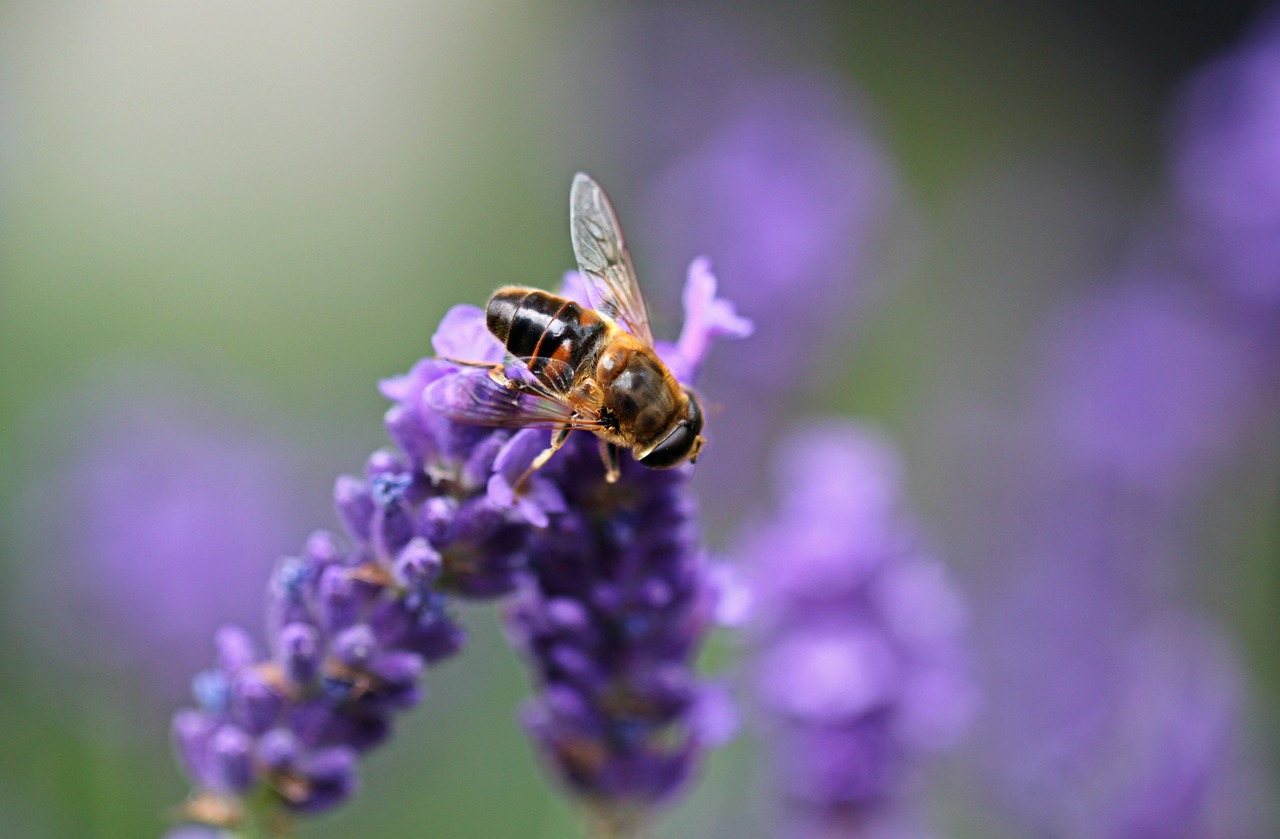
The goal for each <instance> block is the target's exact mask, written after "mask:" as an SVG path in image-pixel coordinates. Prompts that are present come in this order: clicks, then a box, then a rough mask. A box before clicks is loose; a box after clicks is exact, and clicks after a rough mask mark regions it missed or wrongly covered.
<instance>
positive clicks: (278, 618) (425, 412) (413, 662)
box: [173, 307, 562, 832]
mask: <svg viewBox="0 0 1280 839" xmlns="http://www.w3.org/2000/svg"><path fill="white" fill-rule="evenodd" d="M477 317H479V318H481V319H482V318H483V315H482V314H481V313H480V312H479V310H477V309H475V308H474V307H458V308H457V309H455V310H453V311H451V312H450V313H449V314H448V315H447V316H446V318H445V319H444V322H443V323H442V324H441V327H440V330H439V331H438V332H437V333H436V335H435V337H434V339H433V343H434V346H435V347H436V349H437V351H438V352H440V353H441V354H442V355H447V356H449V357H454V358H465V359H471V360H486V359H490V358H491V357H493V358H497V357H500V355H501V347H500V345H498V344H497V341H496V339H494V338H493V337H492V336H490V335H489V334H488V333H487V331H481V330H477V329H476V328H475V326H476V319H477ZM481 322H482V321H481ZM495 348H496V349H495ZM459 369H460V368H459V367H458V365H456V364H453V363H451V362H448V361H444V360H440V359H425V360H423V361H420V362H419V363H418V364H417V365H415V366H414V368H413V370H411V371H410V372H409V373H408V374H406V375H404V376H401V377H398V378H394V379H389V380H387V381H385V382H383V383H382V391H383V393H384V394H386V395H387V396H388V397H389V398H390V399H392V400H393V401H394V403H395V404H393V406H392V407H391V409H390V410H388V412H387V416H386V423H387V430H388V433H389V434H390V436H391V438H392V439H393V440H394V441H395V442H396V444H397V445H398V447H399V450H398V451H379V452H376V453H374V454H373V455H372V456H371V457H370V458H369V460H368V462H367V463H366V466H365V474H364V476H363V477H359V478H357V477H352V476H345V477H342V478H339V479H338V481H337V483H336V486H335V489H334V499H335V502H336V506H337V512H338V516H339V519H340V520H341V521H342V523H343V526H344V528H345V529H346V531H347V534H346V535H347V541H346V542H345V543H344V542H341V541H340V540H339V539H338V538H336V537H335V536H333V535H331V534H329V533H326V532H318V533H316V534H314V535H313V536H312V537H311V538H310V539H309V540H308V541H307V544H306V547H305V549H304V550H303V552H302V553H301V554H299V555H297V556H292V557H287V558H285V559H283V560H281V561H280V562H279V563H278V564H277V566H276V570H275V573H274V574H273V576H272V578H271V582H270V585H269V588H268V598H267V633H268V644H267V648H266V649H258V648H257V647H256V646H255V645H254V643H253V642H252V640H251V638H250V636H249V635H248V634H247V633H245V632H244V631H243V630H240V629H236V628H227V629H224V630H223V631H222V632H221V633H220V634H219V636H218V651H219V657H218V662H217V666H216V667H215V668H213V669H211V670H208V671H206V672H204V673H202V674H201V675H200V676H198V677H197V678H196V680H195V683H194V693H195V697H196V701H197V704H198V707H197V708H196V709H189V710H185V711H182V712H180V713H179V714H178V715H177V716H176V717H175V719H174V725H173V729H174V736H175V740H176V742H177V747H178V752H179V754H180V755H181V757H182V760H183V763H184V764H185V766H186V768H187V771H188V772H189V773H190V775H191V777H192V780H193V781H194V782H195V786H196V790H197V792H196V794H195V795H194V796H193V797H192V799H191V801H190V802H189V804H188V807H187V814H188V816H190V818H191V819H192V820H193V821H194V822H204V823H206V824H210V825H212V826H230V827H238V826H241V825H244V824H249V823H253V824H256V825H257V826H258V827H259V828H260V829H265V830H268V831H269V832H271V831H276V830H278V829H283V828H282V825H283V824H284V823H285V822H286V821H287V818H286V817H287V815H289V814H293V813H311V812H316V811H320V810H326V809H329V808H331V807H333V806H335V805H336V804H339V803H341V802H342V801H344V800H345V799H346V798H348V797H349V796H350V795H351V793H352V792H353V790H354V788H355V785H356V776H355V770H356V762H357V758H358V757H359V755H360V754H361V753H363V752H364V751H366V750H368V749H369V748H371V747H373V746H375V745H377V744H378V743H380V742H381V741H382V740H383V739H385V737H386V736H387V734H388V733H389V731H390V726H391V721H392V719H393V717H394V715H395V713H396V712H398V711H401V710H404V709H407V708H409V707H412V706H413V705H415V704H416V703H417V702H418V701H419V699H420V698H421V693H422V688H421V685H420V682H421V680H422V675H423V671H424V669H425V667H426V666H427V665H428V664H430V663H433V662H435V661H438V660H440V659H442V658H445V657H447V656H449V655H452V654H453V653H455V652H457V651H458V650H459V649H460V648H461V646H462V643H463V635H462V631H461V629H460V628H459V627H458V626H457V625H456V624H455V623H454V621H453V620H452V619H451V617H450V616H449V614H448V611H447V605H448V598H449V596H450V595H454V596H460V597H481V598H489V597H495V596H498V595H501V594H505V593H507V592H509V591H511V590H512V589H513V588H514V586H515V585H516V581H517V579H518V576H519V575H520V574H521V573H522V572H523V571H524V570H525V568H526V565H527V563H528V559H529V543H530V538H531V533H530V531H531V528H530V526H529V522H530V521H531V520H539V516H542V518H541V519H540V520H541V521H544V522H545V513H546V512H547V511H549V510H557V511H558V510H559V509H561V508H562V507H557V505H556V503H555V499H553V500H551V501H548V500H546V499H539V500H540V503H541V505H542V509H541V510H539V511H535V512H533V513H531V512H530V509H529V506H528V504H524V503H522V504H519V505H515V506H512V505H510V504H508V503H501V501H500V500H495V499H494V497H493V493H492V492H491V484H492V482H493V480H494V479H495V478H496V477H499V476H500V475H503V474H505V473H504V472H503V471H502V457H503V453H504V452H505V451H508V450H509V449H510V448H511V446H512V445H513V441H514V438H513V435H512V434H511V432H509V431H506V430H495V429H490V428H480V427H476V426H465V425H459V424H457V423H454V422H452V421H449V420H447V419H445V418H443V417H441V416H439V415H438V414H436V413H434V412H433V411H432V410H431V409H430V408H429V407H428V406H427V404H426V402H425V401H424V392H425V390H426V389H427V387H428V386H429V385H430V384H431V383H432V382H435V381H437V380H439V379H440V378H442V377H444V376H447V375H449V374H451V373H454V372H457V371H458V370H459ZM516 436H518V435H516ZM560 503H561V505H562V502H560Z"/></svg>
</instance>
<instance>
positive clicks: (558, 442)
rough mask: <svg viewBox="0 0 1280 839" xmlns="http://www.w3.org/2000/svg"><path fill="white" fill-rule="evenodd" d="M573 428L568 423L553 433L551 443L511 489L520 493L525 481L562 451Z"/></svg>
mask: <svg viewBox="0 0 1280 839" xmlns="http://www.w3.org/2000/svg"><path fill="white" fill-rule="evenodd" d="M572 430H573V428H572V427H571V426H568V425H566V426H563V427H562V428H561V429H560V430H559V431H557V432H556V433H555V434H554V435H552V437H551V445H550V446H548V447H547V448H545V449H543V450H542V451H541V452H540V453H539V454H538V456H537V457H535V458H534V459H533V463H530V464H529V468H528V469H526V470H524V474H522V475H521V476H520V477H519V478H518V479H517V480H516V482H515V484H514V485H513V486H512V488H511V489H512V491H513V492H514V493H515V494H516V495H519V494H520V492H521V490H523V489H524V482H525V481H527V480H529V478H530V477H531V476H532V475H533V473H534V472H537V471H538V470H539V469H541V468H542V467H543V466H546V465H547V461H548V460H550V459H551V456H552V455H553V454H555V453H556V452H558V451H560V447H561V446H563V445H564V441H565V440H568V439H569V432H570V431H572Z"/></svg>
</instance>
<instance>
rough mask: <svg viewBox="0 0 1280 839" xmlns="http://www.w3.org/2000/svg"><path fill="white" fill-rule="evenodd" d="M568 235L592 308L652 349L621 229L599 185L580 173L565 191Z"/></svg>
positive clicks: (643, 310) (645, 311)
mask: <svg viewBox="0 0 1280 839" xmlns="http://www.w3.org/2000/svg"><path fill="white" fill-rule="evenodd" d="M569 233H570V236H571V237H572V239H573V255H574V256H576V257H577V259H578V268H579V270H581V272H582V280H583V282H584V283H585V284H586V286H587V296H588V297H589V298H590V301H591V307H592V308H593V309H596V310H597V311H599V312H602V313H604V314H605V315H607V316H608V317H610V318H612V319H613V320H615V321H617V322H618V323H619V324H621V325H622V326H623V328H625V329H626V330H627V331H628V332H630V333H631V334H632V335H634V336H636V337H637V338H639V339H640V340H642V341H644V342H645V343H646V344H648V345H649V346H653V333H652V331H650V329H649V312H648V311H647V310H646V309H645V303H644V297H643V296H642V295H641V294H640V285H639V283H638V282H637V281H636V269H635V267H634V266H633V265H632V264H631V254H629V253H628V252H627V244H626V242H625V241H623V238H622V228H621V227H619V226H618V217H617V216H616V215H615V214H614V212H613V206H612V205H611V204H610V203H609V199H608V197H606V196H605V194H604V190H603V189H601V188H600V184H598V183H596V182H595V181H593V180H592V179H591V176H589V175H586V174H583V173H582V172H579V173H578V174H577V175H575V176H574V178H573V188H572V189H571V190H570V192H569Z"/></svg>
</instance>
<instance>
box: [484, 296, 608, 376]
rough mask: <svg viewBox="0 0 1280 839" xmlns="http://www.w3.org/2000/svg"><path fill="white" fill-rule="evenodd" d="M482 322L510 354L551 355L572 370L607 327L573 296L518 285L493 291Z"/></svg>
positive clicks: (590, 352)
mask: <svg viewBox="0 0 1280 839" xmlns="http://www.w3.org/2000/svg"><path fill="white" fill-rule="evenodd" d="M485 324H486V325H487V326H488V327H489V331H490V332H492V333H493V334H494V335H496V336H497V337H498V340H499V341H501V342H502V343H503V344H504V345H505V346H506V348H507V352H509V353H511V354H512V355H514V356H516V357H518V358H554V359H556V360H557V361H563V362H565V363H566V364H568V365H569V366H570V367H572V368H573V369H574V370H577V369H578V368H579V365H581V364H582V363H583V362H584V361H585V360H587V359H590V358H593V357H594V356H595V355H596V353H597V351H598V350H599V344H600V341H601V339H602V338H603V337H604V335H605V331H606V328H607V327H606V326H605V322H604V320H603V319H602V318H601V317H600V316H599V315H598V314H596V313H595V312H593V311H592V310H591V309H585V308H583V307H582V306H579V305H578V304H577V303H575V302H573V301H572V300H569V299H567V298H564V297H557V296H555V295H553V294H548V293H547V292H545V291H538V290H537V289H532V288H519V287H510V288H502V289H498V291H496V292H494V295H493V297H491V298H490V299H489V305H488V307H486V309H485Z"/></svg>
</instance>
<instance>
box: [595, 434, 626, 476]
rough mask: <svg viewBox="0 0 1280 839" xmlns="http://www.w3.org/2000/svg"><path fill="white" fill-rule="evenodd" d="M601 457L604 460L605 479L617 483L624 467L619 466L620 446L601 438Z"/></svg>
mask: <svg viewBox="0 0 1280 839" xmlns="http://www.w3.org/2000/svg"><path fill="white" fill-rule="evenodd" d="M600 459H601V460H603V461H604V479H605V480H606V481H608V482H609V483H611V484H612V483H616V482H617V480H618V476H619V475H621V474H622V469H621V468H620V467H619V466H618V447H617V446H615V445H614V444H613V443H610V442H608V441H607V440H604V439H603V438H601V439H600Z"/></svg>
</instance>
